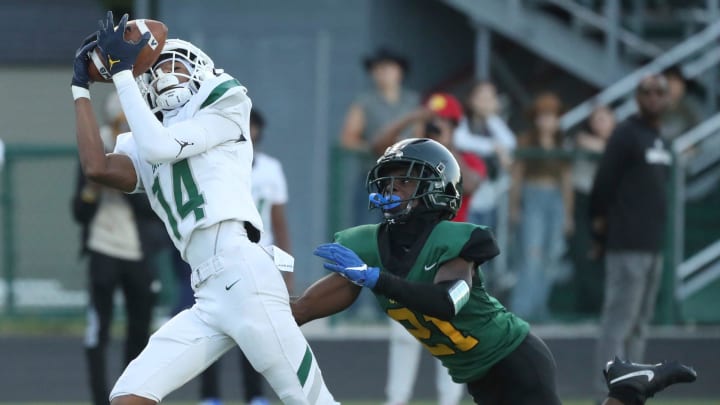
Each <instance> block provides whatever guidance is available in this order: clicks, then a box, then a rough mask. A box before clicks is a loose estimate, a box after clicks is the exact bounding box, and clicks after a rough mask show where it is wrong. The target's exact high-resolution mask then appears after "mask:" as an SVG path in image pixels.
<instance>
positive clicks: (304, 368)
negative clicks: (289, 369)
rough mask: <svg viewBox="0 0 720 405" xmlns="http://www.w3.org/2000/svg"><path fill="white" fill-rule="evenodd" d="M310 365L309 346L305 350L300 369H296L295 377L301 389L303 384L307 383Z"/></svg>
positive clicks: (310, 354) (310, 353)
mask: <svg viewBox="0 0 720 405" xmlns="http://www.w3.org/2000/svg"><path fill="white" fill-rule="evenodd" d="M311 365H312V352H311V351H310V346H308V347H307V349H305V356H304V357H303V359H302V363H300V367H298V370H297V376H298V380H300V385H302V386H303V387H304V386H305V382H306V381H307V378H308V375H309V374H310V366H311Z"/></svg>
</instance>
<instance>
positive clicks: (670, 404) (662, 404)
mask: <svg viewBox="0 0 720 405" xmlns="http://www.w3.org/2000/svg"><path fill="white" fill-rule="evenodd" d="M647 403H648V405H718V401H717V400H680V399H676V400H672V401H663V400H650V401H648V402H647ZM163 404H164V405H197V401H195V402H173V401H170V402H163ZM224 404H225V405H245V403H244V402H225V403H224ZM342 404H343V405H381V404H382V402H381V401H377V402H374V401H344V402H342ZM0 405H10V404H9V403H6V402H0ZM23 405H70V402H31V403H23ZM73 405H90V404H89V403H83V404H78V403H73ZM273 405H280V403H279V402H277V403H273ZM410 405H436V402H433V401H415V402H411V403H410ZM461 405H473V404H472V403H470V402H463V403H462V404H461ZM563 405H593V402H592V401H590V400H586V401H582V400H576V401H573V400H568V401H563Z"/></svg>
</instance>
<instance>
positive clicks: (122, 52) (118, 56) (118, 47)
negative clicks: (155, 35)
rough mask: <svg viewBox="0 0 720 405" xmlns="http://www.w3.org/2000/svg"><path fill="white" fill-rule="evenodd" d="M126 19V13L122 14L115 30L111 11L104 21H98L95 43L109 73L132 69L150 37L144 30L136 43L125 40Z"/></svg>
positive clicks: (113, 73)
mask: <svg viewBox="0 0 720 405" xmlns="http://www.w3.org/2000/svg"><path fill="white" fill-rule="evenodd" d="M127 20H128V15H127V14H125V15H123V16H122V18H121V19H120V22H119V23H118V28H117V30H116V29H115V24H114V23H113V13H112V11H108V13H107V17H106V18H105V22H104V23H103V21H102V20H101V21H100V31H99V32H98V38H97V44H98V47H99V48H100V52H101V53H102V56H103V59H104V60H105V61H107V66H108V70H109V71H110V74H111V75H115V74H116V73H118V72H122V71H123V70H130V69H132V67H133V64H135V60H136V59H137V56H138V54H139V53H140V51H142V49H143V47H144V46H145V44H147V42H148V40H149V39H150V33H149V32H146V33H144V34H143V36H142V38H140V41H138V42H137V43H136V44H133V43H132V42H128V41H126V40H125V38H124V36H125V26H126V25H127Z"/></svg>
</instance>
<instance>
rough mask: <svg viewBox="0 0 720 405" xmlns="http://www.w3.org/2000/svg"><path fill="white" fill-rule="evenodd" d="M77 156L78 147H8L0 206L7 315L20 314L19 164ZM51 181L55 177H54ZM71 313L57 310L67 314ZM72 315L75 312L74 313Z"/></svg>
mask: <svg viewBox="0 0 720 405" xmlns="http://www.w3.org/2000/svg"><path fill="white" fill-rule="evenodd" d="M76 153H77V147H75V145H56V146H49V145H29V144H8V145H6V151H5V166H4V167H3V168H2V186H1V188H0V196H1V197H0V203H1V204H2V223H3V229H2V238H3V241H2V243H3V252H4V254H3V258H2V265H3V277H4V279H5V284H6V286H7V289H6V295H5V303H4V304H5V315H9V316H14V315H17V309H16V297H15V287H14V282H15V279H16V274H15V270H16V242H17V239H16V230H15V212H16V209H15V200H14V198H13V197H14V195H15V190H16V188H17V187H16V185H15V183H14V180H15V174H16V168H17V165H18V163H20V162H27V161H31V160H38V159H42V160H47V159H57V158H65V159H67V158H71V157H73V156H75V155H76ZM51 178H52V176H51ZM67 312H68V311H66V310H61V311H58V313H59V314H63V315H64V314H66V313H67ZM71 312H73V311H71Z"/></svg>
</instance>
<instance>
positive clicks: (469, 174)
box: [373, 93, 486, 405]
mask: <svg viewBox="0 0 720 405" xmlns="http://www.w3.org/2000/svg"><path fill="white" fill-rule="evenodd" d="M461 119H462V106H461V104H460V102H459V101H458V100H457V99H456V98H455V97H454V96H452V95H450V94H447V93H435V94H433V95H431V96H430V97H429V98H428V100H427V102H425V104H424V105H423V106H421V107H419V108H417V109H416V110H415V111H413V112H410V113H408V114H405V115H404V116H403V117H402V118H400V119H398V120H396V121H394V122H392V123H390V124H389V125H388V126H386V127H385V128H384V129H383V130H382V131H381V132H380V134H379V135H378V137H377V138H376V140H375V143H373V149H374V150H376V151H380V150H382V151H384V150H385V149H386V148H387V147H388V146H390V145H392V144H394V143H395V142H396V140H398V139H402V138H401V134H402V133H403V131H404V130H406V129H408V128H413V127H414V128H420V129H422V131H421V132H420V133H419V134H417V136H418V137H420V138H430V139H433V140H435V141H437V142H439V143H440V144H442V145H443V146H445V147H446V148H448V150H450V152H451V153H452V154H453V155H454V156H455V158H456V160H457V161H458V164H459V165H460V170H461V173H462V176H463V191H467V194H463V196H462V200H461V204H460V208H459V209H458V211H457V215H456V216H455V218H453V221H455V222H466V221H467V216H468V210H467V207H468V206H469V205H470V201H469V200H470V196H471V195H472V192H473V191H474V190H476V189H477V187H478V186H479V184H480V183H481V182H482V181H483V180H484V178H485V177H486V170H485V164H484V162H483V161H482V160H481V159H479V158H478V157H477V156H475V155H473V154H468V153H465V154H458V153H457V151H454V150H453V134H454V132H455V130H456V128H457V125H458V122H460V120H461ZM380 154H382V153H381V152H380ZM420 348H421V346H420V344H419V343H418V341H417V340H416V339H415V337H413V336H412V335H411V334H409V333H408V332H407V330H405V328H404V327H403V325H401V324H400V323H398V322H390V348H389V355H388V379H387V382H386V384H385V393H386V395H387V402H386V405H406V404H408V403H409V402H410V398H411V396H412V389H413V386H414V385H415V379H416V377H417V369H418V367H419V365H420ZM435 384H436V386H437V392H438V404H439V405H457V404H458V403H459V402H460V398H461V397H462V385H459V384H456V383H454V382H453V381H452V380H451V379H450V376H449V374H448V372H447V370H446V369H445V368H444V367H443V366H442V364H441V363H440V361H439V360H436V377H435Z"/></svg>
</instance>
